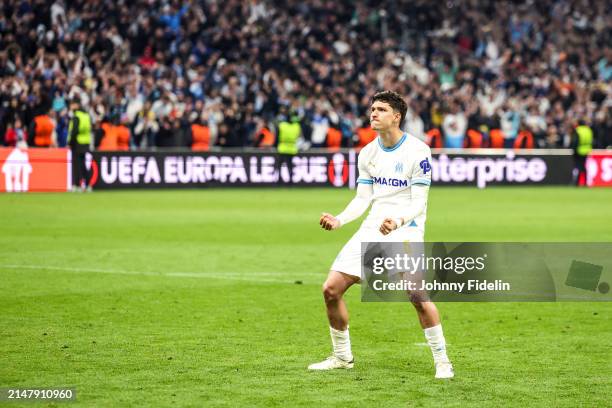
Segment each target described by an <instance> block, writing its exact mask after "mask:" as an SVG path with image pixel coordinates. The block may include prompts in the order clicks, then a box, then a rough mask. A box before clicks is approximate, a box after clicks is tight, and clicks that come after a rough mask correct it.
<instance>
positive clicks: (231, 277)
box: [0, 265, 318, 284]
mask: <svg viewBox="0 0 612 408" xmlns="http://www.w3.org/2000/svg"><path fill="white" fill-rule="evenodd" d="M0 268H2V269H37V270H55V271H64V272H74V273H82V272H85V273H104V274H114V275H132V276H160V277H168V278H197V279H220V280H224V279H227V280H237V281H246V282H254V283H257V282H266V283H291V284H293V283H294V282H292V281H291V280H289V279H286V280H281V279H269V278H264V279H253V278H249V277H246V276H244V275H239V274H231V273H220V274H219V275H209V274H202V273H193V272H173V273H162V272H145V271H125V270H118V269H101V268H72V267H67V266H46V265H0ZM317 284H318V283H317Z"/></svg>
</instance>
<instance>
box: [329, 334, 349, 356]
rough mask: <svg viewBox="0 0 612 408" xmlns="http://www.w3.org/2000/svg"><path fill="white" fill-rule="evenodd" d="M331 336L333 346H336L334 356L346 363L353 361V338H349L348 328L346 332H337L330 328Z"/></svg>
mask: <svg viewBox="0 0 612 408" xmlns="http://www.w3.org/2000/svg"><path fill="white" fill-rule="evenodd" d="M329 334H330V335H331V339H332V345H333V346H334V356H336V357H338V358H339V359H341V360H344V361H353V353H352V352H351V338H350V337H349V330H348V327H347V328H346V330H336V329H334V328H333V327H330V328H329Z"/></svg>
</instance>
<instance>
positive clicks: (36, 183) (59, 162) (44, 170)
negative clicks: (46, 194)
mask: <svg viewBox="0 0 612 408" xmlns="http://www.w3.org/2000/svg"><path fill="white" fill-rule="evenodd" d="M69 164H70V150H68V149H36V148H25V149H21V148H16V147H15V148H11V147H6V148H5V147H2V148H0V191H1V192H27V191H69V190H70V185H71V180H70V178H71V172H70V165H69Z"/></svg>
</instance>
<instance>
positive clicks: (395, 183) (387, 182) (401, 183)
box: [372, 177, 408, 187]
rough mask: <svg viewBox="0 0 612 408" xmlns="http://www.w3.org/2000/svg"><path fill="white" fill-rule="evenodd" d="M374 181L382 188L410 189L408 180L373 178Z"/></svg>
mask: <svg viewBox="0 0 612 408" xmlns="http://www.w3.org/2000/svg"><path fill="white" fill-rule="evenodd" d="M372 181H374V184H380V185H381V186H392V187H408V180H402V179H396V178H390V177H389V178H387V177H372Z"/></svg>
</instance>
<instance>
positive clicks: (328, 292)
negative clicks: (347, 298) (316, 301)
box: [322, 282, 342, 303]
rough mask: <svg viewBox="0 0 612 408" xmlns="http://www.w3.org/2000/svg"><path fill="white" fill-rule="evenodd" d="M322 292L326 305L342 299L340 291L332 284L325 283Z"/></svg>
mask: <svg viewBox="0 0 612 408" xmlns="http://www.w3.org/2000/svg"><path fill="white" fill-rule="evenodd" d="M322 291H323V297H324V298H325V302H326V303H330V302H336V301H338V300H340V298H341V297H342V293H340V290H339V289H338V288H337V287H335V286H334V285H333V284H330V283H328V282H325V283H324V284H323V289H322Z"/></svg>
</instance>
